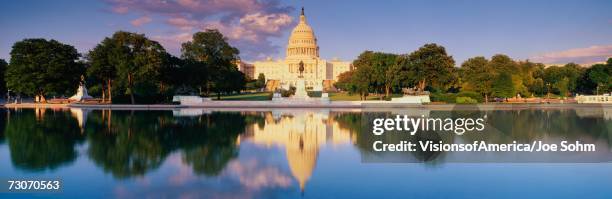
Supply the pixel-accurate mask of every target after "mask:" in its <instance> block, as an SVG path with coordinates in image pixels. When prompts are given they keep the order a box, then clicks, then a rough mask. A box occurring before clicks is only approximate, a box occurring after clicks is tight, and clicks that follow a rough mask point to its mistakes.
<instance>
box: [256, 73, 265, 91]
mask: <svg viewBox="0 0 612 199" xmlns="http://www.w3.org/2000/svg"><path fill="white" fill-rule="evenodd" d="M256 85H257V88H263V87H265V86H266V75H264V74H263V73H259V75H258V76H257V84H256Z"/></svg>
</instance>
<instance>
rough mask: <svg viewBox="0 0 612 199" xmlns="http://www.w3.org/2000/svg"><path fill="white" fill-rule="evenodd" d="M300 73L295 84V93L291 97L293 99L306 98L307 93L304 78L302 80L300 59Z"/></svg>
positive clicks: (302, 67) (302, 66)
mask: <svg viewBox="0 0 612 199" xmlns="http://www.w3.org/2000/svg"><path fill="white" fill-rule="evenodd" d="M299 70H300V75H298V80H297V82H296V85H295V94H293V96H292V98H294V99H308V98H310V97H308V93H307V92H306V80H304V75H303V73H304V62H303V61H300V63H299Z"/></svg>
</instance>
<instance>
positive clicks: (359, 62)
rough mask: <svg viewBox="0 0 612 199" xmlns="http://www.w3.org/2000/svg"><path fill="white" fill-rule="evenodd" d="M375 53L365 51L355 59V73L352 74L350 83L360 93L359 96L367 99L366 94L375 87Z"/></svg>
mask: <svg viewBox="0 0 612 199" xmlns="http://www.w3.org/2000/svg"><path fill="white" fill-rule="evenodd" d="M374 56H375V53H374V52H372V51H365V52H363V53H361V54H360V55H359V56H358V57H357V59H356V60H354V61H353V66H354V67H355V73H353V74H352V75H351V81H350V85H351V87H352V88H353V89H354V90H355V93H359V98H360V99H362V100H365V98H366V96H367V95H368V94H369V93H370V91H371V90H373V89H374V88H373V87H372V85H373V84H374V83H373V82H374V78H373V77H372V74H373V73H374V72H373V71H374V69H373V67H372V66H373V65H374V64H373V63H372V60H374Z"/></svg>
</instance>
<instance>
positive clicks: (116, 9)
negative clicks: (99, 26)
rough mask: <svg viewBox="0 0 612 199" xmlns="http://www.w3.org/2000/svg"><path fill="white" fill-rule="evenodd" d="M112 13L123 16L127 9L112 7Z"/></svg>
mask: <svg viewBox="0 0 612 199" xmlns="http://www.w3.org/2000/svg"><path fill="white" fill-rule="evenodd" d="M112 11H113V12H115V13H118V14H125V13H127V12H128V11H129V9H128V7H125V6H115V7H113V9H112Z"/></svg>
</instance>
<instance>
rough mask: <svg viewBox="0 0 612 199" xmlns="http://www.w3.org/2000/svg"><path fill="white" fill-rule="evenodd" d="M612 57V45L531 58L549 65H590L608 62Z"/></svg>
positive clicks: (543, 54) (575, 49) (549, 53)
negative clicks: (571, 63)
mask: <svg viewBox="0 0 612 199" xmlns="http://www.w3.org/2000/svg"><path fill="white" fill-rule="evenodd" d="M609 57H612V45H598V46H590V47H586V48H574V49H569V50H564V51H558V52H547V53H542V54H539V55H536V56H533V57H531V59H532V60H533V61H537V62H543V63H547V64H559V63H569V62H574V63H578V64H590V63H595V62H602V61H606V59H608V58H609Z"/></svg>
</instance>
